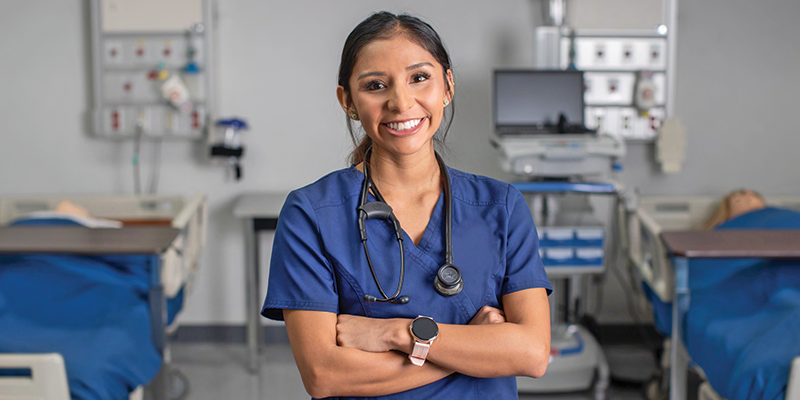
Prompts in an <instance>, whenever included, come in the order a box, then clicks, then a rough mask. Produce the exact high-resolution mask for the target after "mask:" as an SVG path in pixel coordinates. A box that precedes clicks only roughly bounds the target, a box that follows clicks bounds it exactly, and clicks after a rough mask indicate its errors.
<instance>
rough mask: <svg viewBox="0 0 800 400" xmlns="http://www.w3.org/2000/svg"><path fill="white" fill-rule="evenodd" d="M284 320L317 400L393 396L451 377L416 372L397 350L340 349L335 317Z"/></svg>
mask: <svg viewBox="0 0 800 400" xmlns="http://www.w3.org/2000/svg"><path fill="white" fill-rule="evenodd" d="M284 317H285V319H286V327H287V331H288V333H289V339H290V341H291V344H292V352H293V353H294V356H295V361H296V362H297V367H298V369H299V370H300V375H301V376H302V378H303V384H304V385H305V388H306V391H307V392H308V393H309V394H310V395H311V396H313V397H315V398H324V397H331V396H381V395H387V394H393V393H398V392H402V391H406V390H410V389H414V388H417V387H420V386H424V385H427V384H429V383H432V382H435V381H437V380H439V379H442V378H444V377H446V376H448V375H450V374H451V373H452V371H450V370H447V369H445V368H442V367H440V366H438V365H436V364H434V363H428V364H427V365H425V366H423V368H420V367H417V366H415V365H413V364H411V363H410V362H409V361H408V358H407V356H406V355H404V354H401V353H398V352H395V351H385V352H374V353H373V352H366V351H362V350H358V349H355V348H347V347H341V346H338V345H337V343H336V329H335V325H336V315H334V314H331V313H324V312H316V311H289V310H285V311H284Z"/></svg>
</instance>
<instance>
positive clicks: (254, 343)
mask: <svg viewBox="0 0 800 400" xmlns="http://www.w3.org/2000/svg"><path fill="white" fill-rule="evenodd" d="M244 225H245V229H244V235H245V259H246V264H247V265H246V274H245V287H246V290H245V295H246V296H247V298H246V302H247V332H246V336H247V350H248V357H249V365H248V367H249V368H250V372H251V373H257V372H258V352H259V343H258V336H259V335H258V328H259V325H260V324H259V320H258V317H259V315H260V313H261V307H260V306H259V301H258V300H259V287H260V279H259V271H258V268H259V265H258V262H259V259H258V258H259V252H258V236H257V235H256V231H255V221H254V220H253V219H245V224H244Z"/></svg>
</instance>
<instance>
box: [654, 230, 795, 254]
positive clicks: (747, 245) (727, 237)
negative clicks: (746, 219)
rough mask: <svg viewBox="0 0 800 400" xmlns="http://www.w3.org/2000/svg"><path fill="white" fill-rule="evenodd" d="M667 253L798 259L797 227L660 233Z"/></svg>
mask: <svg viewBox="0 0 800 400" xmlns="http://www.w3.org/2000/svg"><path fill="white" fill-rule="evenodd" d="M661 238H662V239H663V240H664V244H665V245H666V246H667V249H668V250H669V252H670V253H672V254H673V255H675V256H679V257H688V258H712V257H713V258H800V230H715V231H672V232H662V233H661Z"/></svg>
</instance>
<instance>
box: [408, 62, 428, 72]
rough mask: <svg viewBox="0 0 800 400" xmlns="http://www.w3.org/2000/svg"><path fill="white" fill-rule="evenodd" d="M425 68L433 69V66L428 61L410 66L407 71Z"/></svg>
mask: <svg viewBox="0 0 800 400" xmlns="http://www.w3.org/2000/svg"><path fill="white" fill-rule="evenodd" d="M425 66H430V67H432V66H433V64H432V63H429V62H427V61H425V62H421V63H416V64H412V65H409V66H408V67H406V71H411V70H412V69H417V68H421V67H425Z"/></svg>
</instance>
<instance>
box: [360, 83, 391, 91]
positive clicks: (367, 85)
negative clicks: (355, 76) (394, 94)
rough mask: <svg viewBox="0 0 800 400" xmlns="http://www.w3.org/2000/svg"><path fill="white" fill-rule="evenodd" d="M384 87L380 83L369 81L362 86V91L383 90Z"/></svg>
mask: <svg viewBox="0 0 800 400" xmlns="http://www.w3.org/2000/svg"><path fill="white" fill-rule="evenodd" d="M385 87H386V85H384V84H383V82H381V81H369V82H367V83H365V84H364V89H367V90H379V89H383V88H385Z"/></svg>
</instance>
